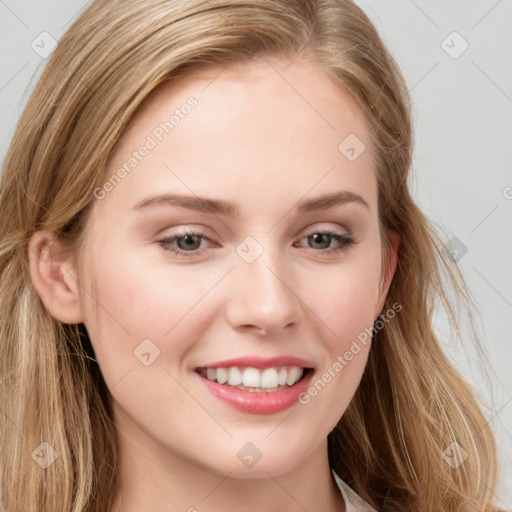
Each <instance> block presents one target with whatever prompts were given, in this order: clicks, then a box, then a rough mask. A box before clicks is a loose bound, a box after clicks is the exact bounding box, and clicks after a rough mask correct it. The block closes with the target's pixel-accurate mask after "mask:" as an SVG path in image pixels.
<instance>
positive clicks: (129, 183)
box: [106, 58, 376, 206]
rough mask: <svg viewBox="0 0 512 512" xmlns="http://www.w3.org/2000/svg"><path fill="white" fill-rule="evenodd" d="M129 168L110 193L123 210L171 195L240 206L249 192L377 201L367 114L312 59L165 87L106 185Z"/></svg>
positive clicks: (209, 72)
mask: <svg viewBox="0 0 512 512" xmlns="http://www.w3.org/2000/svg"><path fill="white" fill-rule="evenodd" d="M191 105H194V106H193V107H191ZM144 146H146V147H148V148H150V149H149V150H144V151H143V152H144V156H143V157H140V155H138V156H134V153H137V152H138V150H139V149H142V148H143V147H144ZM139 153H140V151H139ZM130 160H131V162H130ZM127 164H128V165H127ZM122 167H124V168H125V169H127V170H128V173H123V174H126V177H124V178H123V179H122V182H121V183H119V185H116V186H115V187H114V190H113V191H112V192H110V193H109V194H108V202H109V203H112V202H113V201H115V202H116V203H117V205H118V206H121V204H124V206H126V205H127V204H128V203H130V205H133V204H135V203H136V202H138V201H139V200H140V199H141V198H142V197H143V196H144V195H150V194H154V193H157V192H161V191H162V189H164V188H165V191H169V190H171V191H175V192H181V193H188V194H190V193H194V194H197V195H202V196H208V195H210V196H215V197H223V196H226V195H229V196H230V199H231V198H232V197H233V195H236V196H238V197H240V202H241V201H242V199H243V195H244V194H243V192H244V191H246V192H247V191H250V194H247V197H248V198H249V199H250V198H252V199H253V200H254V198H255V197H257V196H258V194H261V197H262V198H268V199H269V200H272V199H279V197H281V196H282V197H283V198H288V199H289V200H292V199H294V200H297V199H299V198H301V197H302V196H304V195H305V194H307V193H308V191H313V189H314V192H318V193H324V192H326V191H330V190H332V189H333V188H337V189H349V190H352V191H353V192H355V193H361V192H363V191H364V190H366V195H367V196H368V197H367V201H368V202H371V201H372V197H373V199H375V198H376V183H375V179H374V175H373V174H374V173H373V162H372V150H371V147H370V144H369V137H368V132H367V128H366V120H365V118H364V115H363V113H362V111H361V110H360V108H359V107H358V105H357V102H356V100H355V99H354V98H353V97H352V95H351V94H350V93H349V92H348V91H347V90H346V89H345V88H344V87H342V86H341V85H340V84H339V83H337V82H335V80H334V79H333V78H332V77H330V76H329V75H328V74H327V73H326V72H325V71H324V70H322V69H321V68H320V67H318V66H317V65H316V64H315V63H313V62H311V61H308V60H298V61H294V62H291V61H287V60H279V59H275V58H274V59H270V58H269V59H266V60H265V59H261V60H257V61H253V62H250V63H246V64H243V65H237V66H231V67H228V68H222V67H213V66H210V67H205V68H198V69H194V70H192V71H189V72H188V73H187V74H185V75H183V76H180V77H179V78H177V79H174V80H173V81H169V82H166V83H164V84H162V85H160V86H159V87H158V88H157V89H155V90H154V91H153V92H152V93H151V94H150V95H149V96H148V97H147V98H146V100H145V101H144V102H143V103H142V105H141V106H140V107H139V109H138V110H137V112H136V114H135V115H134V116H133V117H132V119H131V120H130V123H129V125H128V129H127V131H126V132H125V134H124V135H123V137H122V138H121V140H120V141H119V144H118V146H117V147H116V150H115V152H114V154H113V155H112V157H111V159H110V161H109V165H108V169H107V175H106V179H109V177H111V176H112V175H113V174H115V173H116V171H117V170H119V169H120V168H122Z"/></svg>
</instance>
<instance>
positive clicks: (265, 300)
mask: <svg viewBox="0 0 512 512" xmlns="http://www.w3.org/2000/svg"><path fill="white" fill-rule="evenodd" d="M276 252H277V251H273V254H272V255H271V254H270V251H268V250H265V251H264V252H263V254H262V255H261V256H260V257H259V258H258V259H256V261H253V262H252V263H246V262H244V261H239V262H237V265H236V268H235V269H234V271H233V272H231V276H230V279H231V282H230V287H229V288H230V289H229V292H228V293H229V299H228V306H227V318H228V321H229V323H230V324H231V326H232V327H233V328H234V329H236V330H244V331H254V332H255V333H258V334H265V335H272V334H278V333H279V332H281V331H282V330H284V329H285V328H287V329H291V328H292V327H293V326H295V325H297V324H298V323H299V322H300V320H301V319H302V318H303V309H302V302H301V299H300V298H299V296H298V291H297V289H296V288H297V282H296V278H295V282H294V276H292V273H291V271H290V267H289V265H286V262H285V261H283V260H284V256H283V255H282V254H276Z"/></svg>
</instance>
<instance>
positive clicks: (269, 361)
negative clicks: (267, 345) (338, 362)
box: [198, 356, 314, 369]
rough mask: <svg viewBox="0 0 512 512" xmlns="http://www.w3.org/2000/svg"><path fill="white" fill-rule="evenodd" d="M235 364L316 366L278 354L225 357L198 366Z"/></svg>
mask: <svg viewBox="0 0 512 512" xmlns="http://www.w3.org/2000/svg"><path fill="white" fill-rule="evenodd" d="M233 366H239V367H240V366H243V367H249V366H250V367H252V368H260V369H264V368H272V367H275V366H299V367H300V368H314V365H313V363H312V362H311V361H307V360H306V359H302V358H300V357H295V356H277V357H270V358H265V357H259V356H245V357H236V358H234V359H225V360H224V361H215V362H212V363H207V364H204V365H202V366H199V367H198V368H231V367H233Z"/></svg>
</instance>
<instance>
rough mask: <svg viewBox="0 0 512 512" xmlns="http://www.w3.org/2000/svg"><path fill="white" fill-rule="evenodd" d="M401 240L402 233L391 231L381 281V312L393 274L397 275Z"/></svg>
mask: <svg viewBox="0 0 512 512" xmlns="http://www.w3.org/2000/svg"><path fill="white" fill-rule="evenodd" d="M400 242H401V237H400V235H399V234H398V233H396V232H395V231H391V232H390V233H389V247H388V253H387V257H386V262H385V267H384V272H383V275H382V279H381V283H380V293H379V312H380V311H382V309H383V307H384V302H385V301H386V297H387V295H388V291H389V288H390V286H391V282H392V281H393V276H394V275H395V271H396V266H397V264H398V251H399V248H400Z"/></svg>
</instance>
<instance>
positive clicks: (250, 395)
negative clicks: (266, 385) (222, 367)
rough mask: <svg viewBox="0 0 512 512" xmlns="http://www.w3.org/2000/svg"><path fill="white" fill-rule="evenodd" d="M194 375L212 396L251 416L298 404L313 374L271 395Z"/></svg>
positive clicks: (281, 409) (278, 410)
mask: <svg viewBox="0 0 512 512" xmlns="http://www.w3.org/2000/svg"><path fill="white" fill-rule="evenodd" d="M194 373H195V374H196V375H197V376H198V377H199V378H200V379H201V382H202V383H203V384H204V385H205V386H206V387H207V388H208V390H209V391H210V393H211V394H212V395H214V396H216V397H217V398H219V399H220V400H222V401H223V402H226V403H228V404H229V405H231V406H232V407H234V408H235V409H238V410H239V411H242V412H248V413H251V414H275V413H277V412H281V411H284V410H286V409H288V408H289V407H291V406H292V405H294V404H296V403H297V402H298V399H299V395H300V394H301V393H303V392H305V391H306V389H307V388H308V386H309V383H310V382H311V379H312V376H313V373H314V372H313V371H312V370H309V371H308V373H307V375H306V376H305V377H304V378H303V379H302V380H300V381H299V382H297V384H294V385H293V386H290V387H287V388H286V389H282V390H281V391H274V392H271V393H267V392H265V391H263V392H257V391H244V390H242V389H237V388H234V387H232V386H225V385H223V384H219V383H217V382H213V381H211V380H208V379H207V378H206V377H203V376H202V375H199V374H198V373H197V372H194Z"/></svg>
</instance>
